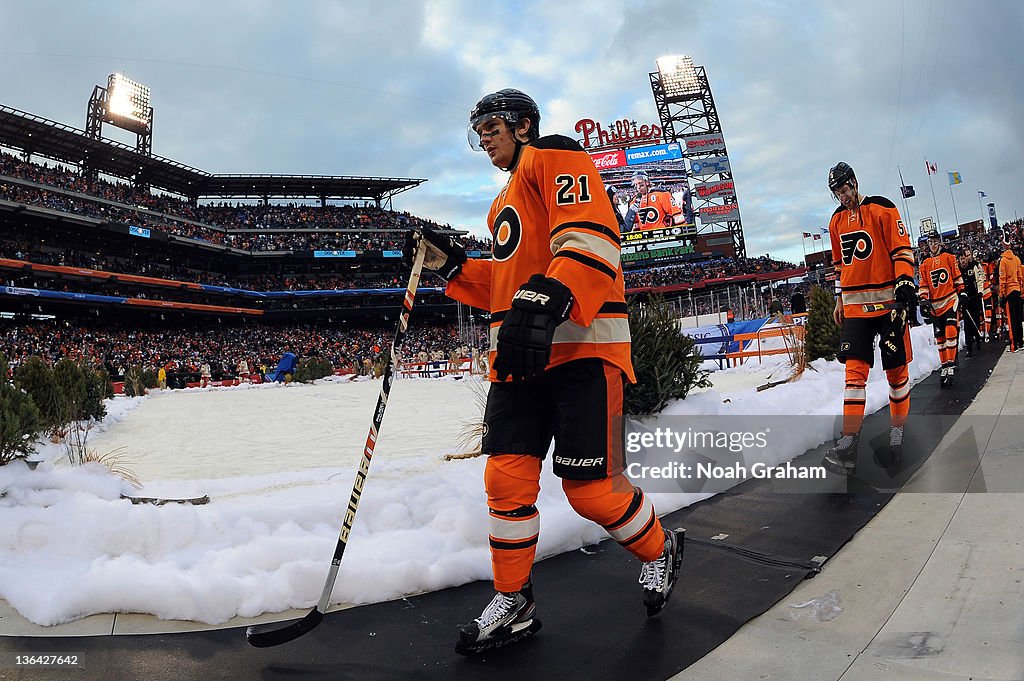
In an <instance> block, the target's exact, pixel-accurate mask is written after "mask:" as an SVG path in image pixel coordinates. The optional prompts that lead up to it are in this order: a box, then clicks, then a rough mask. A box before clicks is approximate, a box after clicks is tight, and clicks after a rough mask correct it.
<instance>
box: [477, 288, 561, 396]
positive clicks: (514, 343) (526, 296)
mask: <svg viewBox="0 0 1024 681" xmlns="http://www.w3.org/2000/svg"><path fill="white" fill-rule="evenodd" d="M572 303H573V296H572V292H571V291H570V290H569V289H568V288H567V287H566V286H565V285H564V284H563V283H562V282H560V281H558V280H557V279H552V278H550V277H545V276H544V275H543V274H535V275H533V276H532V277H530V280H529V281H528V282H526V283H525V284H523V285H522V286H520V287H519V290H518V291H517V292H516V295H515V297H513V299H512V309H510V310H509V311H508V312H507V313H506V314H505V319H504V320H503V321H502V322H501V327H500V328H499V329H498V352H497V355H496V356H495V358H494V371H495V373H496V374H497V376H498V380H499V381H504V380H505V379H506V378H507V377H509V376H511V377H512V380H513V381H519V380H527V379H530V378H533V377H535V376H539V375H540V374H542V373H544V369H545V368H547V365H548V361H549V360H550V359H551V341H552V340H553V339H554V336H555V328H556V327H557V326H558V325H559V324H561V323H562V322H564V321H565V320H566V319H568V318H569V311H570V310H572Z"/></svg>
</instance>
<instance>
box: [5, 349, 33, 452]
mask: <svg viewBox="0 0 1024 681" xmlns="http://www.w3.org/2000/svg"><path fill="white" fill-rule="evenodd" d="M7 369H8V366H7V358H6V357H4V355H3V353H0V465H3V464H6V463H9V462H10V461H11V460H12V459H14V458H16V457H19V456H25V455H26V454H29V453H30V452H31V451H32V450H33V448H34V447H35V440H36V438H35V437H34V436H35V434H36V433H38V432H39V430H41V428H42V423H41V422H40V419H39V410H38V409H37V408H36V405H35V403H34V402H33V401H32V398H31V397H29V396H28V395H27V394H26V393H24V392H22V391H21V390H20V389H19V388H17V387H15V386H14V384H12V383H11V382H10V381H8V380H7Z"/></svg>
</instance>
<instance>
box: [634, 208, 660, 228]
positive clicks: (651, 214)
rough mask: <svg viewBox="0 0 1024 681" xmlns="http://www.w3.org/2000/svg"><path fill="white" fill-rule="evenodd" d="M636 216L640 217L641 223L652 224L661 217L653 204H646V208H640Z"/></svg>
mask: <svg viewBox="0 0 1024 681" xmlns="http://www.w3.org/2000/svg"><path fill="white" fill-rule="evenodd" d="M637 217H638V218H639V219H640V224H641V225H653V224H655V223H657V222H658V218H660V217H661V211H659V210H658V209H657V208H655V207H654V206H648V207H647V208H641V209H640V211H639V212H638V213H637Z"/></svg>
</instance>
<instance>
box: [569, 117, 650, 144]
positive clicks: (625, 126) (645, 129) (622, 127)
mask: <svg viewBox="0 0 1024 681" xmlns="http://www.w3.org/2000/svg"><path fill="white" fill-rule="evenodd" d="M576 132H578V133H580V134H581V135H583V139H582V140H580V144H581V145H583V148H584V149H603V148H605V147H628V146H630V145H633V144H637V143H639V142H657V141H660V140H661V126H658V125H653V124H652V125H637V123H636V121H631V120H629V119H628V118H623V119H621V120H618V121H615V122H614V123H612V124H611V125H610V126H608V128H607V129H606V128H605V127H604V126H602V125H601V124H600V123H598V122H597V121H595V120H594V119H593V118H581V119H580V120H578V121H576Z"/></svg>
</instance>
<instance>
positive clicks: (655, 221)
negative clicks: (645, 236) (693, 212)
mask: <svg viewBox="0 0 1024 681" xmlns="http://www.w3.org/2000/svg"><path fill="white" fill-rule="evenodd" d="M632 183H633V189H635V190H636V193H637V196H636V199H634V200H633V202H632V203H631V204H630V207H629V213H627V215H632V216H633V221H632V223H631V224H630V228H632V227H633V225H636V228H637V229H655V228H657V227H671V226H672V225H678V224H682V223H683V221H684V217H683V209H682V208H680V207H679V206H677V205H676V202H675V201H674V200H673V199H672V195H671V194H669V193H668V192H666V191H662V190H660V189H654V188H653V185H652V184H651V178H650V177H649V176H648V175H647V173H646V172H645V171H643V170H638V171H636V172H635V173H633V178H632Z"/></svg>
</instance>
